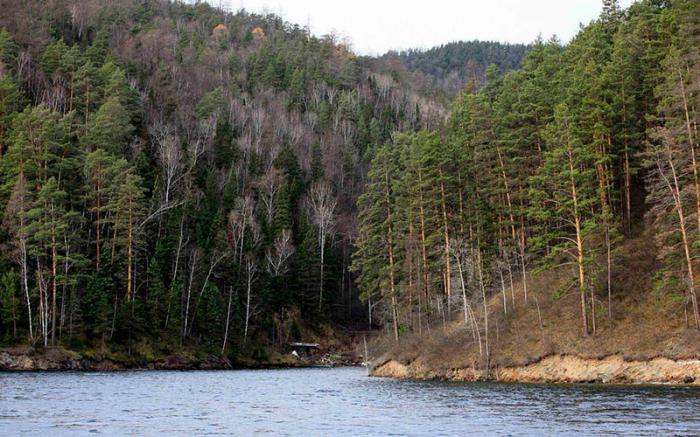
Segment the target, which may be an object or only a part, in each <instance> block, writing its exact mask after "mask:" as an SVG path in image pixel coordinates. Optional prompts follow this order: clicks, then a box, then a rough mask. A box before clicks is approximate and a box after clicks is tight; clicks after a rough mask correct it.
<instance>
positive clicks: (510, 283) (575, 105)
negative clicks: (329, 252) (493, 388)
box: [354, 0, 700, 366]
mask: <svg viewBox="0 0 700 437" xmlns="http://www.w3.org/2000/svg"><path fill="white" fill-rule="evenodd" d="M603 5H604V7H603V11H602V13H601V15H600V17H599V18H598V19H597V20H595V21H594V22H592V23H591V24H590V25H588V26H586V27H585V28H583V29H582V30H581V31H580V32H579V34H578V35H577V36H576V37H575V38H574V39H573V41H571V42H570V43H569V44H568V45H566V46H561V45H560V44H559V43H557V42H556V41H549V42H542V41H538V42H536V43H535V44H534V45H533V47H532V48H531V49H530V51H529V52H528V54H527V55H526V56H525V58H524V60H523V62H522V67H521V68H519V69H517V70H514V71H512V72H510V73H507V74H506V75H505V76H496V75H493V76H490V77H489V81H488V83H487V84H486V86H485V87H483V88H481V89H478V88H476V87H467V88H466V89H465V90H463V91H462V92H461V93H460V94H459V95H458V97H457V98H456V99H455V101H454V103H453V106H452V111H451V115H450V118H449V121H448V123H447V125H446V126H445V128H444V129H443V130H440V131H433V132H430V131H423V132H418V133H413V134H400V135H396V136H395V137H394V139H393V141H392V142H390V143H387V144H386V145H383V146H382V147H380V148H379V149H378V150H377V153H376V155H375V158H374V160H373V161H372V165H371V169H370V172H369V176H368V182H367V192H366V194H364V195H363V196H362V197H361V198H360V214H359V217H360V231H359V233H358V235H359V238H358V242H357V247H358V249H357V251H356V252H355V257H354V267H355V270H356V271H357V272H358V273H359V281H358V282H359V285H360V287H361V289H362V291H363V293H364V294H365V295H366V296H367V297H368V298H371V299H373V300H379V299H381V300H382V301H383V302H384V303H385V304H386V306H387V308H388V309H389V311H387V313H386V316H385V320H386V321H387V323H391V324H392V325H393V328H392V329H391V332H392V333H393V336H394V337H395V339H396V340H397V341H398V340H399V339H400V337H401V336H402V335H404V334H405V333H410V332H413V333H415V335H416V336H417V337H420V336H421V334H422V335H425V333H426V332H429V331H428V330H429V329H430V327H431V325H433V326H434V325H436V324H446V323H447V322H448V321H449V320H452V319H453V318H456V317H459V319H461V320H463V323H464V325H463V327H462V328H461V329H462V330H463V331H464V332H465V334H464V336H463V337H464V338H466V339H469V340H468V341H470V342H473V344H476V343H478V346H479V347H478V353H477V355H476V358H475V361H476V362H478V363H479V365H485V366H488V365H489V363H491V361H490V352H491V351H495V350H502V351H503V352H502V353H501V356H502V357H503V358H504V359H503V360H502V361H500V362H499V363H496V365H503V366H507V365H508V362H509V361H508V359H509V358H512V357H509V356H508V353H509V352H510V353H513V352H514V350H515V349H514V348H513V347H516V346H517V345H520V346H519V347H521V350H520V351H521V352H522V355H523V356H525V357H527V358H526V360H525V361H526V362H527V360H528V359H530V360H532V359H537V357H536V356H534V352H533V351H534V350H535V349H534V348H535V346H533V347H532V348H530V346H529V345H532V344H535V345H537V346H536V348H537V349H538V350H540V351H542V354H543V355H541V356H544V355H546V354H552V353H572V349H574V350H573V353H576V350H575V349H576V348H573V347H572V346H571V345H572V344H575V345H579V344H580V343H577V342H576V341H578V340H576V339H581V338H583V337H589V338H593V339H591V340H589V341H588V342H587V343H585V345H586V346H585V347H587V349H588V350H589V351H592V353H594V354H598V356H605V354H611V353H616V351H617V352H619V351H620V350H621V349H620V348H618V349H612V348H611V349H610V350H602V349H596V348H595V345H597V344H603V342H604V340H594V339H595V338H596V337H595V336H596V335H597V334H601V333H605V334H604V335H601V336H600V337H598V338H601V337H603V338H607V339H608V340H610V339H613V340H615V341H616V342H617V343H616V344H617V345H623V346H624V347H627V345H630V344H640V345H644V347H645V348H646V350H647V351H648V352H649V355H650V356H659V355H661V354H662V353H669V354H674V353H678V351H679V350H686V351H690V352H688V354H693V355H695V354H699V353H700V350H698V347H697V345H698V343H697V341H696V340H695V341H692V340H691V341H689V342H687V343H683V342H684V341H688V339H692V338H697V336H695V337H691V336H690V334H688V333H689V332H693V331H692V330H689V329H687V328H688V327H692V328H697V329H700V308H699V305H698V279H700V278H698V272H699V271H700V270H699V268H700V265H699V264H698V255H700V253H699V252H698V247H699V245H698V241H700V169H699V168H698V163H697V160H698V158H697V155H698V150H699V149H698V148H699V147H700V141H699V137H698V125H699V124H700V2H698V1H697V0H674V1H658V0H642V1H638V2H636V3H634V4H633V5H632V6H631V7H630V8H629V9H627V10H622V9H620V7H619V6H618V3H617V1H615V0H605V1H604V2H603ZM540 275H544V276H540ZM542 278H548V280H546V281H544V280H542ZM533 284H537V285H533ZM541 303H542V304H544V303H546V304H547V307H548V308H546V309H545V308H543V306H542V305H540V304H541ZM515 319H518V320H520V321H521V322H522V321H527V323H528V324H527V325H526V324H525V323H524V322H523V323H521V324H520V325H517V326H520V329H512V328H513V326H516V325H512V324H511V321H512V320H515ZM524 326H527V327H528V328H527V330H524V329H523V327H524ZM557 329H559V331H558V333H557V334H556V335H557V336H549V337H545V334H546V331H547V332H551V331H552V330H557ZM509 330H510V332H511V333H512V335H513V336H506V335H505V334H504V332H507V331H509ZM432 332H433V334H434V332H435V331H432ZM574 332H575V333H577V334H578V335H575V336H573V337H572V336H571V333H574ZM622 332H628V333H630V334H631V335H629V336H625V337H621V336H620V335H621V334H620V333H622ZM499 334H500V335H499ZM616 336H617V337H616ZM499 339H500V340H499ZM527 339H529V341H530V343H528V342H527V341H526V340H527ZM562 339H565V340H564V341H562ZM572 339H573V340H572ZM671 339H675V340H673V341H671ZM683 339H685V340H683ZM569 340H571V341H569ZM667 340H668V342H666V341H667ZM499 341H500V346H499V343H498V342H499ZM674 341H675V342H674ZM650 342H651V344H650ZM681 343H682V344H683V345H685V346H689V347H688V349H684V348H683V347H682V344H681ZM470 344H471V343H470ZM557 344H559V345H560V346H561V348H559V349H557V346H556V345H557ZM663 344H665V345H667V349H665V350H664V351H662V350H661V348H662V347H663V346H662V345H663ZM454 345H455V343H454V342H447V341H446V342H445V349H442V350H439V349H429V350H428V351H427V352H426V353H427V354H430V355H431V356H433V357H441V356H444V352H445V351H448V350H449V349H450V348H454V347H455V346H454ZM504 345H505V346H504ZM513 345H516V346H513ZM482 346H483V347H482ZM501 347H503V349H500V348H501ZM541 356H540V357H541ZM472 357H474V355H472ZM414 358H415V357H414ZM406 361H411V360H410V359H407V360H406ZM510 362H512V360H511V361H510ZM447 365H449V364H447Z"/></svg>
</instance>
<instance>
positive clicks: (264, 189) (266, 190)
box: [257, 167, 284, 226]
mask: <svg viewBox="0 0 700 437" xmlns="http://www.w3.org/2000/svg"><path fill="white" fill-rule="evenodd" d="M283 181H284V179H283V176H282V173H281V172H280V171H279V170H277V169H276V168H274V167H270V168H269V169H268V170H267V172H266V173H265V174H264V175H263V176H262V177H261V178H260V180H259V181H258V183H257V187H258V193H259V198H260V200H261V201H262V203H263V205H264V206H265V217H266V218H267V224H268V226H270V225H272V223H273V221H274V219H275V200H276V198H277V193H278V191H279V189H280V186H281V185H282V183H283Z"/></svg>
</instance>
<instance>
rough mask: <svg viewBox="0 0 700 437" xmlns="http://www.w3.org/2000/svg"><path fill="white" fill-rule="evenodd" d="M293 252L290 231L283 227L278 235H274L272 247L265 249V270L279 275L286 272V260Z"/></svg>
mask: <svg viewBox="0 0 700 437" xmlns="http://www.w3.org/2000/svg"><path fill="white" fill-rule="evenodd" d="M293 253H294V246H293V245H292V233H291V232H290V231H289V230H287V229H285V230H283V231H282V233H281V234H280V235H278V236H277V237H275V241H274V242H273V243H272V248H270V249H267V252H266V254H265V258H266V259H267V270H268V272H269V273H270V274H272V275H273V276H280V275H283V274H284V273H286V272H287V269H288V266H287V261H288V260H289V257H291V256H292V254H293Z"/></svg>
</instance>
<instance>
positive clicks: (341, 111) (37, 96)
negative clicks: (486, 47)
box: [0, 0, 446, 359]
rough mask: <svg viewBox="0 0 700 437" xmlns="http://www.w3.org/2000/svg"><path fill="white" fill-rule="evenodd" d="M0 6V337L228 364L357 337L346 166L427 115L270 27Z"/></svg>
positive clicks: (130, 11) (313, 43) (431, 119)
mask: <svg viewBox="0 0 700 437" xmlns="http://www.w3.org/2000/svg"><path fill="white" fill-rule="evenodd" d="M0 6H1V7H2V10H3V13H2V15H1V16H0V168H1V169H2V170H1V171H0V218H1V220H0V223H1V225H0V244H1V248H2V251H1V253H0V342H3V343H5V344H26V343H28V344H30V345H33V346H35V347H40V348H41V347H50V346H55V347H58V346H62V347H66V348H70V349H74V350H78V351H89V352H90V353H91V354H93V355H94V354H107V355H109V354H112V353H114V354H117V355H120V356H127V357H131V358H130V359H140V358H141V359H152V357H158V356H161V355H163V354H164V355H167V354H172V353H177V352H178V351H185V352H187V353H190V352H192V353H201V354H216V355H222V356H225V357H230V358H231V359H238V357H239V356H241V357H242V358H244V359H245V358H248V357H251V356H263V355H264V354H265V350H277V351H284V349H285V347H286V343H287V342H288V341H289V340H295V339H301V337H302V336H304V337H306V338H311V337H314V336H316V335H319V334H320V333H322V332H325V330H326V329H328V326H329V324H330V325H331V326H333V327H335V328H334V329H340V328H338V326H339V324H342V325H343V326H346V327H350V328H352V327H355V326H358V325H361V326H365V323H366V322H365V316H364V314H365V312H364V306H363V305H361V303H360V302H359V300H358V294H357V290H356V287H355V286H354V285H353V282H352V278H351V276H350V275H349V274H348V273H347V266H348V264H349V262H350V253H351V252H352V239H353V237H354V233H355V216H356V206H355V204H356V199H357V196H358V195H359V194H360V193H361V192H362V191H363V184H364V177H365V174H366V168H367V164H368V157H369V156H371V155H372V154H373V149H374V147H375V144H379V143H382V142H385V141H387V140H389V138H390V136H391V135H392V133H393V132H395V131H404V130H405V131H414V130H420V129H428V128H436V127H438V126H439V125H441V124H442V122H443V120H444V117H445V113H446V109H445V107H444V106H443V105H442V104H441V103H437V102H435V101H432V100H430V99H428V98H425V97H423V96H421V95H418V94H416V93H414V92H412V91H411V90H410V89H408V88H406V87H404V86H403V85H402V84H401V83H399V82H397V80H396V79H394V78H392V77H390V76H387V75H384V74H382V73H379V72H375V71H373V70H372V69H371V68H370V66H369V65H368V63H367V61H366V60H363V59H362V58H358V57H356V56H355V55H354V54H353V53H352V52H349V51H348V50H347V49H346V48H345V47H344V46H343V45H341V44H338V43H336V42H335V41H334V40H333V39H332V38H331V37H327V38H316V37H313V36H311V35H309V34H308V33H306V32H305V31H304V30H302V29H301V28H300V27H299V26H296V25H292V24H290V23H286V22H284V21H283V20H282V19H281V18H280V17H277V16H274V15H266V16H261V15H256V14H249V13H246V12H238V13H235V14H231V13H225V12H223V11H221V10H218V9H216V8H214V7H212V6H209V5H208V4H206V3H200V2H197V3H195V4H187V3H183V2H179V1H167V0H146V1H141V0H124V1H118V2H107V1H102V0H90V1H79V2H78V1H72V0H51V1H48V2H46V1H43V0H42V1H37V0H31V1H26V2H24V1H23V2H15V1H2V2H1V3H0ZM341 335H342V334H341ZM139 357H140V358H139ZM148 357H151V358H148Z"/></svg>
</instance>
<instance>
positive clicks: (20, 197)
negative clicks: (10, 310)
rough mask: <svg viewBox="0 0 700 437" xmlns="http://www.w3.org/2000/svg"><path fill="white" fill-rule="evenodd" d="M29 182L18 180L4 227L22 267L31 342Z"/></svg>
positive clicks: (21, 178)
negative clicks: (27, 215) (9, 235)
mask: <svg viewBox="0 0 700 437" xmlns="http://www.w3.org/2000/svg"><path fill="white" fill-rule="evenodd" d="M27 195H28V193H27V180H26V178H25V177H24V175H23V174H20V175H19V177H18V178H17V182H16V184H15V187H14V190H13V191H12V195H11V196H10V200H9V201H8V202H7V206H6V207H5V216H4V222H3V225H4V226H5V227H6V228H7V229H10V230H11V231H12V234H13V236H14V241H13V245H14V246H15V249H16V251H15V252H14V254H15V259H16V261H17V263H18V264H19V266H20V270H21V273H22V289H23V290H24V296H25V299H26V301H27V320H28V322H29V341H30V342H33V341H34V329H33V326H32V304H31V300H30V298H29V280H28V276H29V269H28V266H27V235H26V232H25V231H24V226H25V214H26V212H27V208H28V205H27V204H28V199H27Z"/></svg>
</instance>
